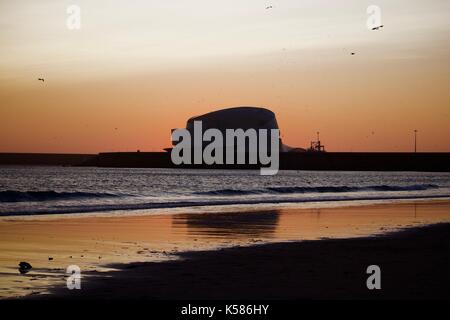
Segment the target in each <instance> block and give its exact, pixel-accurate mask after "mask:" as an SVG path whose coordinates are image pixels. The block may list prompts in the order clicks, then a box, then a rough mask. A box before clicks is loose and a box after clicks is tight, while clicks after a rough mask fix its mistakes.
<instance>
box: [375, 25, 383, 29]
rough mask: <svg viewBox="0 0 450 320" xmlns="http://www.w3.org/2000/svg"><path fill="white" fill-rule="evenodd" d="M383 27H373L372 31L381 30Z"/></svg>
mask: <svg viewBox="0 0 450 320" xmlns="http://www.w3.org/2000/svg"><path fill="white" fill-rule="evenodd" d="M383 27H384V26H383V25H381V26H378V27H373V28H372V30H380V28H383Z"/></svg>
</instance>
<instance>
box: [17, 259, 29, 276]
mask: <svg viewBox="0 0 450 320" xmlns="http://www.w3.org/2000/svg"><path fill="white" fill-rule="evenodd" d="M31 268H32V266H31V264H29V263H28V262H25V261H22V262H21V263H19V272H20V273H22V274H25V273H27V272H28V271H30V270H31Z"/></svg>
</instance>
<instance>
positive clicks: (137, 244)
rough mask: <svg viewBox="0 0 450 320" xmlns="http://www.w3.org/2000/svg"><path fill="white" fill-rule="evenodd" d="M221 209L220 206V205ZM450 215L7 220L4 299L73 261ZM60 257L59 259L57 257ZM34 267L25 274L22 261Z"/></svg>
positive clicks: (90, 267) (281, 212) (336, 232)
mask: <svg viewBox="0 0 450 320" xmlns="http://www.w3.org/2000/svg"><path fill="white" fill-rule="evenodd" d="M218 210H219V208H218ZM448 221H450V202H449V201H433V202H430V201H429V202H417V203H397V204H378V205H366V206H358V207H357V206H354V207H339V208H322V209H299V208H281V207H280V208H278V209H263V208H261V207H260V208H259V209H258V210H257V209H255V208H252V209H250V210H248V209H247V210H246V211H245V210H236V211H235V212H231V211H226V212H225V211H224V210H222V211H221V212H215V213H212V212H203V213H198V212H197V213H196V212H192V213H176V214H167V212H162V213H160V214H155V212H147V213H146V214H141V215H117V214H114V213H112V214H111V215H110V216H91V217H86V216H78V217H66V216H59V217H56V218H55V217H39V218H32V219H21V218H17V217H10V218H3V219H0V274H1V277H0V298H1V297H10V296H15V295H25V294H32V293H35V294H36V293H39V294H42V293H45V291H46V290H45V289H46V288H47V287H48V286H49V285H55V284H56V283H59V284H61V283H64V275H65V274H64V272H65V270H66V268H67V266H69V265H73V264H75V265H78V266H80V268H81V270H82V271H83V272H84V271H89V272H90V273H92V271H94V272H101V271H106V270H108V268H105V266H108V265H110V264H115V263H129V262H137V261H160V260H165V259H173V258H176V255H174V254H176V253H178V252H182V251H194V250H213V249H217V248H220V247H229V246H245V245H251V244H254V243H255V242H279V241H290V240H314V239H321V238H349V237H356V236H367V235H374V234H379V233H383V232H388V231H392V230H396V229H399V228H404V227H410V226H417V225H423V224H432V223H438V222H448ZM49 257H52V258H53V259H52V260H49ZM20 261H27V262H29V263H31V265H32V266H33V269H32V270H31V271H30V272H28V273H26V274H25V275H22V274H20V272H19V270H18V263H19V262H20Z"/></svg>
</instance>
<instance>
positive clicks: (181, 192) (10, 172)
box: [0, 166, 450, 216]
mask: <svg viewBox="0 0 450 320" xmlns="http://www.w3.org/2000/svg"><path fill="white" fill-rule="evenodd" d="M447 197H450V173H439V172H436V173H430V172H426V173H424V172H342V171H340V172H336V171H280V172H279V173H278V174H277V175H275V176H261V175H260V174H259V170H192V169H191V170H186V169H151V168H144V169H142V168H94V167H39V166H29V167H27V166H3V167H0V216H25V215H43V214H81V213H102V212H109V213H112V214H114V212H119V211H120V212H121V213H123V212H130V213H132V212H133V211H136V210H140V211H142V210H149V209H177V208H187V207H189V208H201V207H215V208H220V207H225V206H236V205H242V206H257V205H275V204H291V205H292V204H297V205H303V206H305V205H307V206H309V207H314V206H319V205H324V204H327V205H335V206H339V205H340V204H345V205H348V204H349V203H362V202H370V201H376V202H380V201H393V200H408V199H434V198H436V199H439V198H447ZM150 212H151V211H150Z"/></svg>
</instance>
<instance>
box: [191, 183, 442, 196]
mask: <svg viewBox="0 0 450 320" xmlns="http://www.w3.org/2000/svg"><path fill="white" fill-rule="evenodd" d="M438 188H439V186H437V185H434V184H415V185H409V186H389V185H377V186H364V187H353V186H323V187H295V186H294V187H269V188H265V189H257V190H240V189H222V190H211V191H205V192H196V193H194V194H197V195H210V196H240V195H250V194H271V193H272V194H273V193H278V194H289V193H302V194H304V193H344V192H367V191H423V190H430V189H438Z"/></svg>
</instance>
